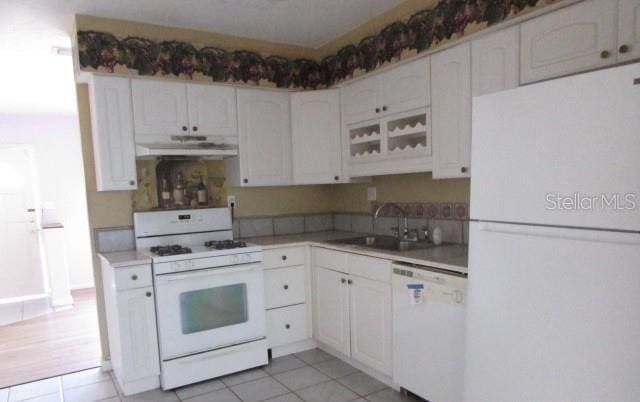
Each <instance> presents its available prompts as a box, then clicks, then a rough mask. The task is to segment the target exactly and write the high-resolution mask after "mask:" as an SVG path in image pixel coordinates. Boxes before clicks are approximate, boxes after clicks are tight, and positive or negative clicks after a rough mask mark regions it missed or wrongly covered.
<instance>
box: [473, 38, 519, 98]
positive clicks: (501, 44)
mask: <svg viewBox="0 0 640 402" xmlns="http://www.w3.org/2000/svg"><path fill="white" fill-rule="evenodd" d="M519 49H520V29H519V28H518V27H517V26H516V27H512V28H507V29H504V30H502V31H498V32H496V33H493V34H490V35H487V36H484V37H482V38H480V39H477V40H474V41H473V42H471V83H472V94H473V96H479V95H485V94H489V93H492V92H499V91H504V90H505V89H510V88H515V87H517V86H518V75H519V73H520V71H519V68H520V67H519V65H520V52H519Z"/></svg>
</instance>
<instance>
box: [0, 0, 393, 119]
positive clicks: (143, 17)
mask: <svg viewBox="0 0 640 402" xmlns="http://www.w3.org/2000/svg"><path fill="white" fill-rule="evenodd" d="M402 2H403V0H0V55H2V56H1V57H2V63H0V89H1V90H0V113H28V114H73V113H75V110H76V103H75V89H74V82H73V71H72V65H71V58H70V57H65V56H58V55H53V54H52V53H51V47H52V46H69V44H70V42H69V33H70V31H71V29H72V25H73V15H74V14H88V15H94V16H99V17H107V18H116V19H125V20H132V21H141V22H147V23H152V24H158V25H166V26H174V27H180V28H189V29H196V30H203V31H210V32H218V33H225V34H230V35H236V36H243V37H249V38H256V39H263V40H267V41H272V42H281V43H288V44H292V45H300V46H306V47H312V48H317V47H319V46H321V45H323V44H325V43H327V42H330V41H331V40H332V39H334V38H337V37H339V36H340V35H342V34H344V33H347V32H349V31H350V30H352V29H353V28H355V27H357V26H358V25H360V24H362V23H364V22H365V21H367V20H369V19H371V18H373V17H375V16H377V15H379V14H381V13H383V12H385V11H387V10H389V9H391V8H393V7H394V6H396V5H398V4H400V3H402Z"/></svg>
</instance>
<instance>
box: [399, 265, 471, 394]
mask: <svg viewBox="0 0 640 402" xmlns="http://www.w3.org/2000/svg"><path fill="white" fill-rule="evenodd" d="M466 291H467V278H466V275H464V274H458V273H455V272H450V271H444V270H440V269H437V268H431V267H426V266H415V265H404V264H398V263H396V264H394V265H393V380H394V382H395V383H396V384H398V385H400V386H401V387H402V388H404V389H405V390H407V391H409V392H412V393H414V394H416V395H418V396H420V397H422V398H424V399H426V400H428V401H430V402H460V401H462V393H463V378H464V332H465V299H466Z"/></svg>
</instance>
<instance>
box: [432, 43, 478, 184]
mask: <svg viewBox="0 0 640 402" xmlns="http://www.w3.org/2000/svg"><path fill="white" fill-rule="evenodd" d="M431 88H432V93H431V112H432V130H433V133H432V136H433V177H434V178H438V179H442V178H456V177H469V162H470V158H471V49H470V45H469V44H468V43H465V44H462V45H459V46H456V47H453V48H451V49H448V50H445V51H443V52H440V53H436V54H434V55H433V56H432V57H431Z"/></svg>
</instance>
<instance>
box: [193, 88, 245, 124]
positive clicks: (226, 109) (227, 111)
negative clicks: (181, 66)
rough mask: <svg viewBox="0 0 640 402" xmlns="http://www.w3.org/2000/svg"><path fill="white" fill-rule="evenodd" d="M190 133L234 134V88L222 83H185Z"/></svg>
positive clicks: (235, 119)
mask: <svg viewBox="0 0 640 402" xmlns="http://www.w3.org/2000/svg"><path fill="white" fill-rule="evenodd" d="M187 99H188V105H189V131H190V132H191V134H192V135H220V136H236V135H238V130H237V121H238V119H237V116H236V89H235V88H233V87H229V86H222V85H196V84H188V85H187Z"/></svg>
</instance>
